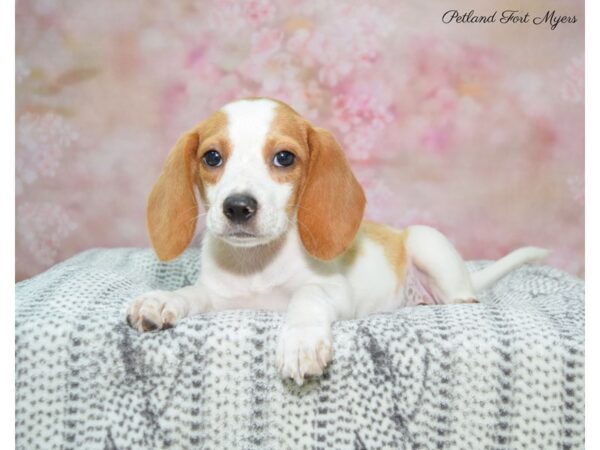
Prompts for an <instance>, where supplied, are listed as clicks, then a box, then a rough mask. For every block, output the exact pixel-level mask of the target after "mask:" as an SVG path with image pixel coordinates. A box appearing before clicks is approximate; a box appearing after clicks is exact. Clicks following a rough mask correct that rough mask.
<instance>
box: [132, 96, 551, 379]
mask: <svg viewBox="0 0 600 450" xmlns="http://www.w3.org/2000/svg"><path fill="white" fill-rule="evenodd" d="M200 202H202V203H203V204H204V208H205V211H206V230H205V233H204V236H203V240H202V249H201V270H200V277H199V279H198V281H197V282H196V283H195V284H194V285H191V286H187V287H184V288H181V289H178V290H176V291H174V292H167V291H152V292H148V293H145V294H143V295H141V296H140V297H138V298H136V299H135V300H134V301H133V302H132V303H131V305H130V306H129V310H128V313H127V314H128V315H127V320H128V322H129V323H130V324H131V326H133V327H134V328H136V329H137V330H139V331H151V330H159V329H166V328H170V327H173V326H174V325H175V324H176V323H177V322H178V321H180V320H181V319H183V318H185V317H189V316H192V315H195V314H201V313H204V312H207V311H221V310H226V309H240V308H254V309H267V310H274V311H285V312H286V316H285V322H284V324H283V326H282V328H281V331H280V334H279V338H278V339H279V341H278V345H277V355H276V363H277V368H278V370H279V372H280V374H281V375H282V376H283V377H286V378H292V379H294V380H295V381H296V383H298V384H302V383H303V381H304V379H305V377H308V376H313V375H320V374H322V372H323V369H324V368H325V367H326V366H327V364H328V363H329V362H330V361H331V358H332V355H333V352H332V336H331V325H332V323H333V322H334V321H335V320H343V319H352V318H358V317H364V316H366V315H368V314H373V313H378V312H385V311H392V310H394V309H396V308H400V307H403V306H406V305H410V304H417V303H443V304H451V303H472V302H476V298H477V292H479V291H480V290H481V289H483V288H485V287H487V286H489V285H490V284H492V283H494V282H495V281H496V280H498V279H499V278H500V277H502V276H503V275H505V274H506V273H507V272H509V271H510V270H513V269H514V268H516V267H518V266H519V265H521V264H523V263H525V262H528V261H532V260H534V259H539V258H541V257H543V256H544V255H545V254H546V251H545V250H543V249H538V248H533V247H527V248H521V249H519V250H516V251H514V252H513V253H510V254H509V255H508V256H505V257H504V258H502V259H500V260H499V261H497V262H495V263H494V264H492V265H491V266H489V267H487V268H485V269H483V270H481V271H479V272H475V273H469V272H468V271H467V268H466V266H465V263H464V261H463V260H462V258H461V256H460V255H459V254H458V252H457V251H456V249H455V248H454V247H453V246H452V244H451V243H450V242H449V241H448V239H446V238H445V237H444V236H443V235H442V234H441V233H440V232H438V231H436V230H435V229H433V228H430V227H427V226H420V225H416V226H411V227H408V228H406V229H404V230H395V229H392V228H389V227H386V226H384V225H379V224H375V223H372V222H368V221H363V211H364V208H365V195H364V193H363V190H362V188H361V186H360V184H359V183H358V182H357V180H356V178H355V177H354V175H353V174H352V171H351V169H350V166H349V164H348V161H347V160H346V158H345V156H344V152H343V151H342V149H341V148H340V146H339V144H338V143H337V141H336V140H335V138H334V137H333V135H332V134H331V133H329V132H328V131H326V130H324V129H321V128H316V127H314V126H313V125H312V124H310V123H309V122H308V121H307V120H305V119H303V118H302V117H301V116H300V115H299V114H297V113H296V112H295V111H294V110H293V109H292V108H290V107H289V106H287V105H286V104H284V103H281V102H279V101H275V100H271V99H264V98H256V99H245V100H239V101H234V102H232V103H229V104H227V105H225V106H224V107H223V108H222V109H220V110H219V111H217V112H215V113H214V114H213V115H212V116H210V117H209V118H208V119H206V120H205V121H204V122H201V123H200V124H199V125H198V126H196V127H194V128H193V129H191V130H190V131H188V132H187V133H185V134H184V135H183V136H181V138H180V139H179V140H178V141H177V143H176V144H175V147H174V148H173V150H172V151H171V153H170V154H169V156H168V158H167V161H166V163H165V166H164V168H163V171H162V173H161V174H160V176H159V178H158V180H157V182H156V184H155V186H154V188H153V190H152V193H151V194H150V198H149V200H148V212H147V224H148V230H149V233H150V238H151V241H152V245H153V246H154V249H155V251H156V253H157V255H158V257H159V258H160V259H161V260H163V261H166V260H170V259H173V258H175V257H177V256H178V255H179V254H181V253H182V252H183V251H184V249H185V248H186V247H187V246H188V244H189V243H190V241H191V240H192V238H193V237H194V233H195V229H196V222H197V219H198V216H199V206H198V205H199V204H200Z"/></svg>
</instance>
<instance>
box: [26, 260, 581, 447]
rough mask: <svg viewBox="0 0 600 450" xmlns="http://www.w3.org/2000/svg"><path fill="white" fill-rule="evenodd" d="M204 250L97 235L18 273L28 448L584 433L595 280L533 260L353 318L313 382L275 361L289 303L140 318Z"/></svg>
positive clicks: (339, 329) (182, 280)
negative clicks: (454, 293)
mask: <svg viewBox="0 0 600 450" xmlns="http://www.w3.org/2000/svg"><path fill="white" fill-rule="evenodd" d="M198 256H199V254H198V250H197V249H192V250H188V251H187V252H186V253H185V254H184V255H183V256H182V257H180V258H179V259H178V260H176V261H174V262H172V263H159V262H158V261H157V260H156V258H155V257H154V254H153V253H152V251H151V250H139V249H116V250H91V251H88V252H85V253H82V254H80V255H78V256H76V257H74V258H72V259H70V260H68V261H65V262H64V263H61V264H59V265H57V266H55V267H54V268H52V269H51V270H49V271H47V272H46V273H43V274H41V275H39V276H37V277H35V278H32V279H30V280H27V281H23V282H21V283H18V284H17V287H16V293H17V302H16V443H17V448H20V449H36V448H40V449H50V448H64V449H71V448H76V449H86V450H87V449H113V448H116V449H127V448H132V449H158V448H173V449H177V448H182V449H185V448H210V449H213V448H215V449H236V448H240V449H251V448H256V449H288V448H290V449H300V448H319V449H337V448H340V449H346V448H352V449H381V448H399V449H403V448H411V449H412V448H422V449H439V448H449V449H454V448H457V449H463V448H464V449H492V448H494V449H495V448H506V449H508V448H519V449H536V448H543V449H554V448H561V449H562V448H564V449H567V448H573V449H574V448H583V445H584V287H583V283H582V282H581V280H578V279H576V278H573V277H571V276H569V275H567V274H565V273H563V272H560V271H558V270H555V269H552V268H549V267H542V266H526V267H523V268H521V269H519V270H518V271H516V272H514V273H513V274H511V275H509V276H507V277H506V278H504V279H503V280H501V281H500V282H499V283H498V284H497V285H496V286H495V287H494V288H493V289H490V290H488V291H486V292H485V293H484V294H483V295H482V296H481V298H480V300H481V301H482V303H481V304H478V305H451V306H418V307H412V308H405V309H402V310H399V311H397V312H394V313H390V314H380V315H374V316H372V317H368V318H366V319H361V320H352V321H345V322H338V323H336V324H335V325H334V327H333V334H334V352H335V354H334V361H333V363H332V364H331V366H330V367H329V369H328V370H327V372H326V374H325V376H324V377H322V378H321V379H316V380H314V381H310V382H308V383H305V385H304V386H302V387H298V386H296V385H295V384H294V383H293V382H292V381H289V380H282V379H280V378H279V376H278V375H277V372H276V369H275V362H274V359H275V343H276V338H277V332H278V328H279V327H280V325H281V323H282V316H281V314H278V313H273V312H262V311H231V312H220V313H212V314H206V315H201V316H196V317H192V318H188V319H185V320H183V321H182V322H181V323H180V324H178V325H177V326H176V327H175V328H173V329H170V330H166V331H160V332H154V333H145V334H142V333H138V332H137V331H135V330H133V329H131V328H129V326H128V325H127V324H126V322H125V310H126V306H127V304H128V303H129V301H130V300H131V299H132V298H133V297H135V296H137V295H138V294H141V293H142V292H144V291H147V290H150V289H157V288H163V289H175V288H178V287H181V286H183V285H185V284H189V283H191V282H193V281H194V280H195V279H196V277H197V274H198V270H199V269H200V268H199V265H198ZM483 264H485V263H471V264H470V267H471V268H474V267H479V266H481V265H483Z"/></svg>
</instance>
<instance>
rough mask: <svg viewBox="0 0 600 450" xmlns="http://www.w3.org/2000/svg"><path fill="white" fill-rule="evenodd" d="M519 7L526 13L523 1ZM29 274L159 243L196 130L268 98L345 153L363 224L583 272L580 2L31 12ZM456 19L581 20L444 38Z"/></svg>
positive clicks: (22, 265)
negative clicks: (155, 218)
mask: <svg viewBox="0 0 600 450" xmlns="http://www.w3.org/2000/svg"><path fill="white" fill-rule="evenodd" d="M525 4H526V6H525ZM16 9H17V16H16V26H17V36H16V87H17V99H16V101H17V104H16V117H17V124H16V141H17V149H16V195H17V198H16V202H17V210H16V221H17V223H16V228H17V236H16V239H17V255H16V263H17V269H16V278H17V280H20V279H24V278H27V277H30V276H33V275H35V274H37V273H39V272H41V271H43V270H45V269H47V268H48V267H50V266H51V265H53V264H55V263H56V262H59V261H61V260H63V259H65V258H68V257H70V256H72V255H73V254H75V253H77V252H80V251H82V250H85V249H88V248H92V247H121V246H143V247H147V246H148V245H149V240H148V238H147V234H146V228H145V204H146V198H147V195H148V193H149V192H150V189H151V186H152V184H153V182H154V180H155V178H156V177H157V175H158V173H159V171H160V169H161V166H162V163H163V161H164V159H165V157H166V155H167V153H168V151H169V150H170V148H171V146H172V145H173V143H174V142H175V140H176V138H177V137H178V135H179V134H181V133H182V132H183V131H185V130H187V129H188V128H190V127H191V126H193V125H194V124H196V123H197V122H199V121H200V120H202V119H203V118H205V117H206V116H207V115H208V114H209V113H211V112H212V111H213V110H215V109H217V108H219V107H220V106H221V105H223V104H224V103H225V102H227V101H229V100H232V99H236V98H239V97H244V96H259V95H265V96H272V97H276V98H278V99H281V100H283V101H286V102H288V103H289V104H290V105H291V106H292V107H294V108H295V109H296V110H297V111H299V112H300V113H302V114H303V115H305V116H306V117H307V118H309V119H310V120H311V121H313V122H315V123H316V124H318V125H319V126H323V127H326V128H329V129H330V130H331V131H333V132H334V134H335V135H336V136H337V137H338V139H339V140H340V141H341V142H342V143H343V146H344V147H345V150H346V152H347V154H348V157H349V158H350V160H351V162H352V166H353V168H354V170H355V172H356V174H357V176H358V178H359V179H360V181H361V182H362V183H363V185H364V187H365V190H366V193H367V198H368V207H367V217H369V218H371V219H374V220H377V221H381V222H385V223H388V224H391V225H394V226H397V227H402V226H405V225H408V224H416V223H424V224H429V225H433V226H436V227H438V228H439V229H440V230H441V231H443V232H444V233H445V234H446V235H447V236H449V237H450V239H451V240H452V241H453V242H454V243H455V244H456V246H457V247H458V249H459V250H460V252H461V253H462V254H463V255H464V256H465V257H466V258H468V259H493V258H498V257H499V256H501V255H503V254H504V253H506V252H508V251H509V250H511V249H513V248H515V247H518V246H520V245H524V244H532V245H540V246H544V247H548V248H550V249H552V250H553V251H554V253H553V254H552V256H551V257H550V259H549V261H548V262H549V264H552V265H554V266H557V267H559V268H561V269H564V270H566V271H568V272H570V273H572V274H575V275H577V276H580V277H583V276H584V180H583V171H584V121H583V119H584V2H583V1H556V0H544V1H530V2H516V1H488V2H485V3H482V2H478V1H459V0H454V1H452V2H448V1H443V2H442V1H440V2H422V1H419V0H412V1H404V2H398V1H396V0H383V1H378V2H364V1H362V0H360V1H339V0H325V1H318V2H316V1H305V0H293V1H292V0H283V1H280V2H272V1H268V0H247V1H235V0H218V1H185V0H180V1H162V2H158V1H142V0H127V1H123V0H105V1H103V2H92V1H81V0H71V1H68V0H37V1H33V0H18V1H17V3H16ZM448 9H459V10H460V11H461V12H463V13H464V12H468V11H469V10H470V9H475V10H476V12H477V13H480V14H491V13H492V12H493V11H494V10H496V9H498V10H500V11H502V10H504V9H518V10H521V11H523V12H525V11H529V12H530V14H532V15H539V14H541V15H543V14H544V13H545V12H546V10H554V9H555V10H556V13H557V14H562V15H569V16H572V15H576V16H577V19H578V22H577V23H575V24H559V25H558V26H557V28H556V29H555V30H551V29H550V26H549V25H538V26H535V25H533V24H531V23H529V24H506V25H502V24H499V23H495V24H456V23H452V24H443V23H442V20H441V17H442V15H443V13H444V12H445V11H447V10H448Z"/></svg>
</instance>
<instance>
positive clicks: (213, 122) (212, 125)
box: [196, 111, 231, 203]
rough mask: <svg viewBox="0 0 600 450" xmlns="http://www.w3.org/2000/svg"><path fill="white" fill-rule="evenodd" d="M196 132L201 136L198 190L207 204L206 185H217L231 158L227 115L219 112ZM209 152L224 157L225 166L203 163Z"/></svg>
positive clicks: (197, 157)
mask: <svg viewBox="0 0 600 450" xmlns="http://www.w3.org/2000/svg"><path fill="white" fill-rule="evenodd" d="M196 130H197V132H198V135H199V136H200V139H201V140H200V145H199V146H198V152H197V154H196V162H197V164H198V169H197V171H196V173H197V174H198V188H199V190H200V194H201V196H202V200H203V201H204V202H205V203H206V196H205V195H204V191H205V187H204V186H205V184H215V183H217V182H218V181H219V179H220V178H221V175H223V171H224V170H225V166H226V165H227V160H228V159H229V157H230V156H231V143H230V141H229V136H228V135H227V115H226V114H225V113H224V112H222V111H217V112H216V113H214V114H213V115H211V116H210V117H209V118H208V119H206V120H205V121H203V122H201V123H200V124H199V125H198V126H197V127H196ZM209 150H217V151H218V152H219V153H220V154H221V156H222V157H223V164H222V165H220V166H219V167H209V166H207V165H206V164H204V162H203V161H202V157H203V156H204V154H205V153H206V152H208V151H209Z"/></svg>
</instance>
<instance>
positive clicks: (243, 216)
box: [223, 194, 258, 223]
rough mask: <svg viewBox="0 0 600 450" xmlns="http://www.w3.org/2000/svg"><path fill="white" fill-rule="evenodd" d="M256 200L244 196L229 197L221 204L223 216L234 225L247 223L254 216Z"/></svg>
mask: <svg viewBox="0 0 600 450" xmlns="http://www.w3.org/2000/svg"><path fill="white" fill-rule="evenodd" d="M257 206H258V205H257V203H256V199H255V198H254V197H250V196H249V195H246V194H234V195H230V196H229V197H227V198H226V199H225V201H224V202H223V214H225V216H226V217H227V218H228V219H229V220H231V221H232V222H234V223H242V222H247V221H248V220H250V219H251V218H252V216H253V215H254V214H256V208H257Z"/></svg>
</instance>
